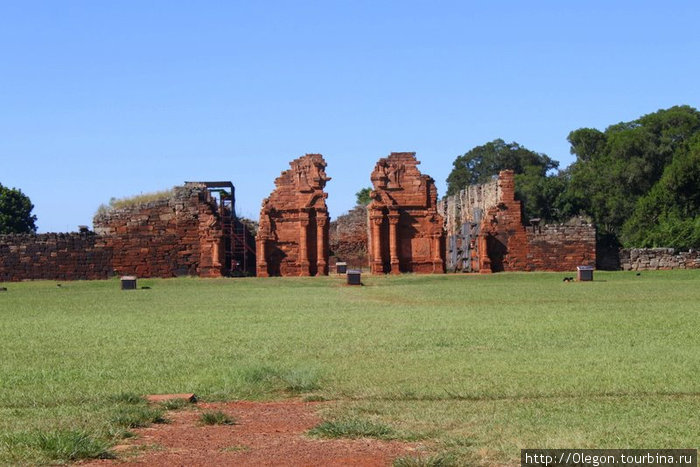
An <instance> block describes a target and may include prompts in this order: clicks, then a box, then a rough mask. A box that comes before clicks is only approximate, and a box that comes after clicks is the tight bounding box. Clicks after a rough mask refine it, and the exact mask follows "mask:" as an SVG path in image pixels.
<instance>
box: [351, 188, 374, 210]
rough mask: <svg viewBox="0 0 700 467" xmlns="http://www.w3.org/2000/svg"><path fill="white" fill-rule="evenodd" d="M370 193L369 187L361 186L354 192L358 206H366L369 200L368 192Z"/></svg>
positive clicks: (370, 199)
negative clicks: (361, 187)
mask: <svg viewBox="0 0 700 467" xmlns="http://www.w3.org/2000/svg"><path fill="white" fill-rule="evenodd" d="M371 193H372V189H371V188H363V189H361V190H360V191H358V192H357V193H355V198H356V200H357V205H358V206H367V205H368V204H369V203H370V202H371V201H372V198H370V194H371Z"/></svg>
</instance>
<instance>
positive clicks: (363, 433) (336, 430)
mask: <svg viewBox="0 0 700 467" xmlns="http://www.w3.org/2000/svg"><path fill="white" fill-rule="evenodd" d="M309 434H310V435H312V436H318V437H321V438H377V439H395V438H396V437H397V435H396V431H395V430H394V429H393V428H392V427H390V426H388V425H383V424H380V423H374V422H370V421H368V420H362V419H358V418H351V419H345V420H335V421H326V422H323V423H321V424H320V425H318V426H316V427H314V428H312V429H311V430H310V431H309Z"/></svg>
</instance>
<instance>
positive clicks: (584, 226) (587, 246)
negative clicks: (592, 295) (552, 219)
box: [527, 221, 596, 271]
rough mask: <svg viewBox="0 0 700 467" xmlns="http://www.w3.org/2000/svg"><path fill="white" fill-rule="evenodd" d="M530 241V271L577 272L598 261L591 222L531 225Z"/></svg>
mask: <svg viewBox="0 0 700 467" xmlns="http://www.w3.org/2000/svg"><path fill="white" fill-rule="evenodd" d="M527 242H528V253H527V270H529V271H575V270H576V266H593V265H595V262H596V261H595V259H596V240H595V227H594V226H593V225H591V224H588V223H583V222H581V221H578V222H577V221H573V222H572V223H569V224H561V225H556V224H548V225H545V226H542V227H541V228H540V227H528V228H527Z"/></svg>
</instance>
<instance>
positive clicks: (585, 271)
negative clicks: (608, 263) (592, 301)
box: [576, 266, 593, 281]
mask: <svg viewBox="0 0 700 467" xmlns="http://www.w3.org/2000/svg"><path fill="white" fill-rule="evenodd" d="M576 275H577V277H576V279H577V280H579V281H592V280H593V266H576Z"/></svg>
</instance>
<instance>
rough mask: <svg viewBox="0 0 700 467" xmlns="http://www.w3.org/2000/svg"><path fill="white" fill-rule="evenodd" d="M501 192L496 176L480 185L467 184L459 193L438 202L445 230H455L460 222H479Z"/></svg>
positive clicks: (498, 198) (459, 226) (460, 224)
mask: <svg viewBox="0 0 700 467" xmlns="http://www.w3.org/2000/svg"><path fill="white" fill-rule="evenodd" d="M500 199H501V192H500V189H499V185H498V177H493V180H491V181H490V182H486V183H483V184H480V185H469V186H468V187H466V188H465V189H464V190H460V192H459V193H457V194H454V195H450V196H446V197H445V198H443V199H441V200H440V201H439V202H438V211H439V212H440V213H441V214H442V215H443V217H444V218H445V228H446V229H447V232H457V231H459V229H460V228H461V226H462V224H465V223H468V222H469V223H472V222H480V220H481V218H482V217H483V213H485V212H486V211H487V210H488V208H490V207H491V206H495V205H497V204H498V201H499V200H500Z"/></svg>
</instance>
